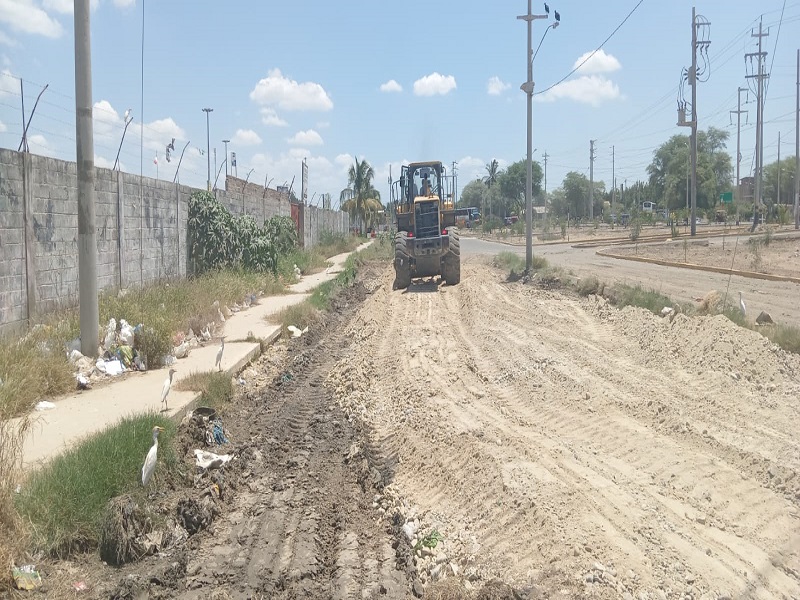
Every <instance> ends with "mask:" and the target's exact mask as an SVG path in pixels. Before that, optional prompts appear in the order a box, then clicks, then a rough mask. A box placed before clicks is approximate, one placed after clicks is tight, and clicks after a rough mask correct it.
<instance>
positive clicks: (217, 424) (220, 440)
mask: <svg viewBox="0 0 800 600" xmlns="http://www.w3.org/2000/svg"><path fill="white" fill-rule="evenodd" d="M211 433H212V435H213V436H214V443H215V444H217V445H218V446H219V445H222V444H227V443H228V438H227V437H225V429H224V428H223V427H222V419H214V420H213V421H212V422H211Z"/></svg>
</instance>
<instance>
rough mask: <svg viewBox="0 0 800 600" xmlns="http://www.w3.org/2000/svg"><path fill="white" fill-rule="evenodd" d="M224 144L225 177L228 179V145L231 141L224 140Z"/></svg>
mask: <svg viewBox="0 0 800 600" xmlns="http://www.w3.org/2000/svg"><path fill="white" fill-rule="evenodd" d="M222 143H223V144H225V177H226V178H227V177H228V144H229V143H230V140H222ZM264 187H266V186H264Z"/></svg>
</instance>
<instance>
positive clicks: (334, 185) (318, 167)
mask: <svg viewBox="0 0 800 600" xmlns="http://www.w3.org/2000/svg"><path fill="white" fill-rule="evenodd" d="M303 159H305V160H306V163H307V164H308V201H309V202H311V201H312V200H311V199H312V198H314V200H313V203H314V204H315V205H316V204H318V203H319V201H320V195H321V194H324V193H329V194H330V195H331V198H332V200H333V205H334V206H336V202H337V201H338V199H339V192H340V191H341V190H342V189H343V188H345V187H347V175H346V173H343V172H342V171H341V169H340V168H339V166H338V165H337V164H334V163H333V162H331V161H330V160H329V159H328V158H327V157H325V156H315V155H313V153H311V152H310V151H309V150H307V149H303V148H293V149H292V150H290V151H289V152H286V153H282V154H280V155H278V156H275V155H272V154H267V153H257V154H255V155H253V156H252V157H251V158H249V159H248V161H247V165H248V169H249V168H250V167H252V168H254V169H255V171H254V173H253V175H252V176H251V177H250V180H251V181H258V182H259V185H263V183H264V180H265V177H268V178H269V180H271V183H270V184H269V187H270V188H271V189H275V188H276V187H278V186H281V185H286V186H287V187H288V186H290V185H292V179H293V178H294V187H292V191H293V192H294V193H295V195H296V196H298V197H299V196H300V187H301V184H300V174H301V168H302V167H301V165H302V163H303ZM242 164H244V163H242ZM240 171H241V169H240ZM245 172H246V171H245ZM283 210H286V211H288V206H286V205H284V207H283Z"/></svg>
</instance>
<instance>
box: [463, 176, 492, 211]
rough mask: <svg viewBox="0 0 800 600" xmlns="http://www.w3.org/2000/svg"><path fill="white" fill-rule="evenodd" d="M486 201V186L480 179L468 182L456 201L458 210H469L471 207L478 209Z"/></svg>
mask: <svg viewBox="0 0 800 600" xmlns="http://www.w3.org/2000/svg"><path fill="white" fill-rule="evenodd" d="M485 199H486V186H485V185H483V183H482V182H481V180H480V179H476V180H475V181H470V182H469V183H468V184H467V185H465V186H464V189H462V190H461V197H460V198H459V199H458V207H459V208H469V207H472V206H475V207H478V208H480V207H481V206H483V202H484V200H485Z"/></svg>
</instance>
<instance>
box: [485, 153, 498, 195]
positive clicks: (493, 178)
mask: <svg viewBox="0 0 800 600" xmlns="http://www.w3.org/2000/svg"><path fill="white" fill-rule="evenodd" d="M499 175H500V165H499V164H498V162H497V159H496V158H493V159H492V162H490V163H489V164H488V165H486V175H485V176H484V178H483V183H485V184H486V187H488V188H490V187H492V186H493V185H494V184H495V183H497V178H498V176H499Z"/></svg>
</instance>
